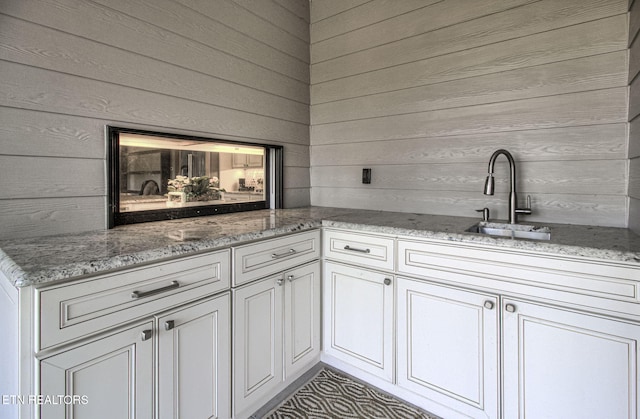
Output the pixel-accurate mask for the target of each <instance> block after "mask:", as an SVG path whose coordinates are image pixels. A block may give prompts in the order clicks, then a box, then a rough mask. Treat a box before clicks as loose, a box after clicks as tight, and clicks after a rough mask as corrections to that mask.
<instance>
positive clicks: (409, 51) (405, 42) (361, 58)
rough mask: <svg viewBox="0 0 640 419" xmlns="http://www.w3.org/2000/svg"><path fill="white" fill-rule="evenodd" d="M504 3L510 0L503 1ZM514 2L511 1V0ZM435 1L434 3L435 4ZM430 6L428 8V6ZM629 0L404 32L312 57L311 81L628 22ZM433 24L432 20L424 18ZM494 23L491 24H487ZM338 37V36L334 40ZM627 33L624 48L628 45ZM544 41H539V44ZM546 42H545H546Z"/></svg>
mask: <svg viewBox="0 0 640 419" xmlns="http://www.w3.org/2000/svg"><path fill="white" fill-rule="evenodd" d="M475 3H477V4H478V6H477V7H478V8H482V9H483V10H485V9H487V6H486V4H485V2H484V1H483V2H475ZM502 3H506V2H502ZM509 3H511V2H509ZM437 5H438V6H440V5H442V8H443V10H441V11H440V13H435V12H434V11H431V13H430V14H429V15H430V16H433V17H432V19H435V18H436V16H437V19H438V20H437V21H438V23H440V24H443V23H441V20H442V19H443V18H444V19H448V18H450V17H453V16H455V14H456V13H455V12H456V11H457V10H460V9H462V8H461V7H459V5H458V4H457V2H441V3H438V4H437ZM436 7H437V6H434V8H436ZM427 10H428V9H427ZM625 12H626V4H625V0H563V1H557V0H549V1H540V2H535V3H531V4H529V5H525V6H522V7H518V8H513V9H509V10H506V11H504V12H503V13H497V14H495V13H494V14H491V15H488V16H483V17H478V18H476V19H473V20H468V21H465V22H463V23H460V24H458V25H455V24H454V23H459V22H456V21H455V20H454V21H452V22H451V23H449V25H451V26H446V27H444V28H442V29H441V30H438V31H430V32H426V33H424V34H422V35H420V36H414V37H411V38H405V39H402V40H399V41H397V42H391V43H385V44H383V45H380V46H378V47H375V48H370V49H366V50H364V51H358V52H353V53H350V54H349V55H344V56H341V57H339V58H335V59H331V60H326V61H325V58H321V57H314V59H313V64H312V67H311V77H312V80H313V83H320V82H323V81H328V80H333V79H337V78H342V77H346V76H350V75H353V74H360V73H365V72H368V71H372V70H376V69H380V68H386V67H391V66H397V65H400V64H404V63H409V62H413V61H418V60H424V59H426V58H430V57H436V56H440V55H445V54H451V53H453V52H458V51H464V50H468V49H470V48H476V47H479V46H483V45H488V44H493V43H497V42H502V41H506V40H509V39H514V38H521V37H524V36H529V35H534V34H537V33H540V32H546V31H550V30H553V29H558V28H562V27H566V26H571V25H575V24H578V23H582V22H586V21H590V20H594V19H600V18H604V17H607V16H610V15H612V14H618V15H619V16H621V17H622V18H623V20H624V22H625V23H624V26H626V16H625V15H624V13H625ZM424 25H425V26H424V27H425V28H429V24H428V23H425V24H424ZM489 28H490V29H489ZM336 42H339V41H336ZM626 44H627V36H626V35H625V36H624V39H623V44H622V48H625V47H626V46H627V45H626ZM538 47H540V45H538ZM543 47H546V45H544V46H543Z"/></svg>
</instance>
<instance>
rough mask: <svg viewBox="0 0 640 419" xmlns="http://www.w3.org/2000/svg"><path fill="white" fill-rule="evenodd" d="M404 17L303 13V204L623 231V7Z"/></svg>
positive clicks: (495, 2) (531, 3) (618, 3)
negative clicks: (365, 180) (495, 164)
mask: <svg viewBox="0 0 640 419" xmlns="http://www.w3.org/2000/svg"><path fill="white" fill-rule="evenodd" d="M637 1H638V0H636V2H637ZM400 3H401V6H399V5H398V2H393V1H388V0H371V1H364V0H363V1H357V0H352V1H348V2H344V1H337V0H335V1H334V0H330V1H329V0H312V1H311V168H312V169H311V187H312V190H311V202H312V204H313V205H320V206H340V207H351V208H371V209H380V210H392V211H404V212H418V213H431V214H451V215H458V216H469V217H476V216H477V214H476V213H475V212H474V210H475V209H478V208H483V207H485V206H486V207H489V208H490V209H491V213H492V215H493V217H494V218H498V219H506V218H507V214H506V212H507V191H508V171H507V165H506V163H505V160H504V159H503V158H500V160H499V161H500V165H499V168H498V169H497V172H496V181H497V184H496V186H497V192H496V195H495V196H485V195H483V193H482V188H483V182H484V179H485V176H486V172H487V163H488V160H489V157H490V155H491V153H492V152H493V151H495V150H496V149H498V148H506V149H507V150H509V151H511V152H512V154H513V155H514V157H515V159H516V160H517V162H518V171H519V173H518V184H517V188H518V191H519V194H520V197H521V203H522V204H524V198H525V196H526V195H527V194H530V195H531V196H532V201H533V215H532V216H528V217H522V220H525V219H527V220H531V221H538V222H557V223H572V224H587V225H601V226H618V227H625V226H626V225H627V199H628V198H627V193H628V186H627V184H628V171H627V166H628V157H627V152H628V148H627V141H628V124H627V113H628V88H627V73H628V66H629V64H628V56H627V41H628V39H627V38H628V20H627V11H628V3H627V0H483V1H477V0H434V1H432V0H420V1H418V0H415V1H413V0H405V1H402V2H400ZM638 109H639V111H640V99H639V100H638ZM639 120H640V119H639ZM636 142H637V141H636ZM635 150H636V156H638V150H640V147H638V146H637V145H636V147H635ZM637 162H638V160H637V159H636V160H635V163H633V164H632V166H633V165H635V167H636V172H635V173H636V178H637V171H638V169H637V166H638V164H637ZM364 167H370V168H372V178H373V180H372V183H371V184H370V185H363V184H361V171H362V168H364ZM636 183H637V182H636ZM634 190H635V192H634V194H635V196H636V198H637V197H638V196H639V194H638V187H637V186H635V189H634Z"/></svg>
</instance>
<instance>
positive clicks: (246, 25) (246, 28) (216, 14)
mask: <svg viewBox="0 0 640 419" xmlns="http://www.w3.org/2000/svg"><path fill="white" fill-rule="evenodd" d="M101 1H107V0H101ZM109 1H110V0H109ZM262 1H264V0H262ZM179 2H180V3H181V4H183V5H184V6H186V7H189V8H192V9H194V10H197V11H198V12H200V13H202V14H203V15H205V16H208V17H210V18H212V19H216V20H217V21H219V22H223V23H224V24H225V25H227V26H229V27H231V28H242V32H243V33H244V34H246V35H248V36H250V37H251V38H253V39H256V40H260V41H262V42H263V43H265V44H267V45H269V46H271V47H272V48H274V49H276V50H278V51H282V52H284V53H286V54H289V55H290V56H292V57H297V58H299V59H300V60H302V61H304V62H305V63H308V62H309V43H308V42H307V41H303V40H302V39H299V38H296V37H295V36H293V35H291V34H290V33H289V32H287V31H285V30H284V29H282V28H279V27H277V26H276V25H273V24H271V23H270V22H269V21H266V20H264V19H262V18H260V17H259V16H257V15H255V14H253V13H250V12H248V11H247V10H246V9H244V8H242V7H240V6H239V5H238V4H236V3H234V2H233V1H232V0H216V1H211V0H179ZM272 7H273V6H272Z"/></svg>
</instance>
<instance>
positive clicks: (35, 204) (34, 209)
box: [0, 196, 106, 239]
mask: <svg viewBox="0 0 640 419" xmlns="http://www.w3.org/2000/svg"><path fill="white" fill-rule="evenodd" d="M105 201H106V200H105V198H104V197H95V196H92V197H82V198H49V199H4V200H0V225H1V226H2V238H3V239H9V238H12V237H15V238H20V237H37V236H49V235H54V234H62V233H65V234H66V233H81V232H83V231H90V230H100V229H103V228H104V226H105V225H106V210H105Z"/></svg>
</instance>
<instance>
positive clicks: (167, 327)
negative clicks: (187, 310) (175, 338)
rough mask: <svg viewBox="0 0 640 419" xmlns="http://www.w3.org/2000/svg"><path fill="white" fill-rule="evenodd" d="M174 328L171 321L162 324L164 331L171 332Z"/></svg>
mask: <svg viewBox="0 0 640 419" xmlns="http://www.w3.org/2000/svg"><path fill="white" fill-rule="evenodd" d="M174 327H175V323H174V321H173V320H167V321H166V322H164V330H171V329H173V328H174Z"/></svg>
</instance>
